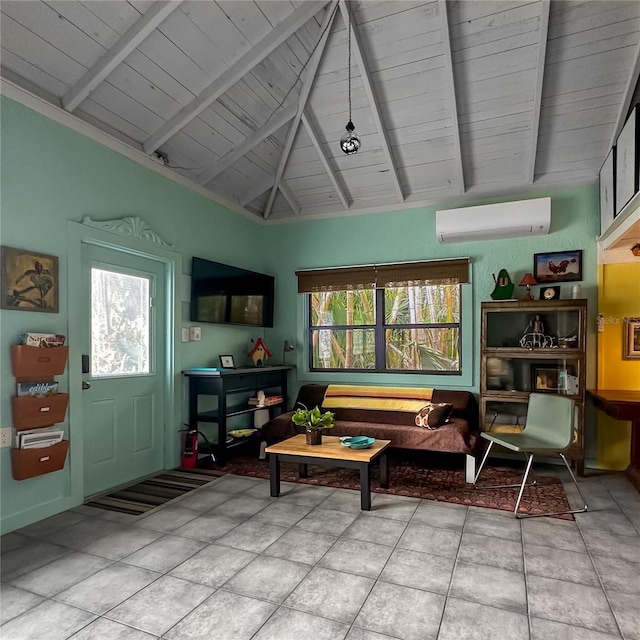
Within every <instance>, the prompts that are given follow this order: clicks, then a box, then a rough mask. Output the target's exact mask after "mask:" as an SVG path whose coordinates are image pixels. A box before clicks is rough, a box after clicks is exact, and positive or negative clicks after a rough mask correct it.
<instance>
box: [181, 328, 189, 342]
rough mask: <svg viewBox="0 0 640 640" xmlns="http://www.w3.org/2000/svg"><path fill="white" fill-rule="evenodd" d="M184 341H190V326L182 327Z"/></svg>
mask: <svg viewBox="0 0 640 640" xmlns="http://www.w3.org/2000/svg"><path fill="white" fill-rule="evenodd" d="M182 342H189V327H182Z"/></svg>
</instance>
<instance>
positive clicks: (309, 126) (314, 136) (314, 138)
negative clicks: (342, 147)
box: [302, 113, 349, 209]
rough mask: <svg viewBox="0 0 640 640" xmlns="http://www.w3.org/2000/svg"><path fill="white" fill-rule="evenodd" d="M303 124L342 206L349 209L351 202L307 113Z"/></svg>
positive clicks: (304, 114)
mask: <svg viewBox="0 0 640 640" xmlns="http://www.w3.org/2000/svg"><path fill="white" fill-rule="evenodd" d="M302 124H303V125H304V128H305V129H306V130H307V134H308V135H309V138H311V144H313V146H314V148H315V150H316V151H317V152H318V155H319V156H320V162H322V166H323V167H324V170H325V171H326V172H327V175H328V176H329V180H330V181H331V184H332V185H333V188H334V189H335V190H336V193H337V194H338V198H340V202H342V206H343V207H344V208H345V209H348V208H349V201H348V200H347V196H346V195H345V193H344V191H343V189H342V187H341V186H340V183H339V182H338V178H337V176H336V173H335V171H334V170H333V167H332V166H331V164H329V158H327V154H326V153H325V152H324V149H323V148H322V145H321V144H320V140H318V135H317V133H316V131H315V127H314V126H313V124H312V123H311V121H310V120H309V117H308V116H307V114H306V113H303V114H302Z"/></svg>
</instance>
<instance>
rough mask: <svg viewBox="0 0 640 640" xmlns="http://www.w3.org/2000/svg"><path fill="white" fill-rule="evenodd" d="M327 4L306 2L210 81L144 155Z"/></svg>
mask: <svg viewBox="0 0 640 640" xmlns="http://www.w3.org/2000/svg"><path fill="white" fill-rule="evenodd" d="M327 1H328V0H309V1H308V2H303V3H302V5H301V6H300V7H299V8H298V9H296V10H295V11H294V12H293V13H292V14H291V15H290V16H288V17H287V18H286V19H285V20H284V21H283V22H281V23H280V24H279V25H278V26H277V27H276V28H275V29H274V30H273V31H271V33H269V34H268V35H267V36H265V37H264V38H263V39H262V40H261V41H260V42H259V43H258V44H257V45H256V46H255V47H252V48H251V49H250V50H249V51H247V53H245V54H244V55H243V56H242V57H240V59H239V60H236V62H234V63H233V64H232V65H231V66H230V67H229V68H228V69H227V70H226V71H224V72H223V73H222V74H220V75H219V76H218V77H217V78H215V79H214V80H212V81H211V82H210V83H209V84H208V85H207V87H206V88H205V89H204V90H203V91H202V92H201V93H200V94H199V95H197V96H196V97H195V98H194V99H193V100H191V102H189V104H187V105H185V106H184V107H182V109H180V111H178V113H176V114H175V115H174V116H173V117H172V118H169V120H167V122H165V123H164V124H163V125H162V126H161V127H160V128H159V129H158V130H157V131H156V132H155V133H153V134H152V135H151V136H149V138H147V140H145V142H144V145H143V148H144V150H145V152H146V153H149V154H150V153H153V152H154V151H155V150H156V149H157V148H158V147H160V145H162V144H163V143H164V142H166V141H167V140H168V139H169V138H171V136H173V135H175V134H176V133H177V132H178V131H180V129H182V127H184V126H185V125H186V124H187V123H188V122H190V121H191V120H193V119H194V118H196V117H197V116H198V114H200V113H202V111H204V110H205V109H206V108H207V107H208V106H209V105H210V104H211V103H212V102H215V101H216V100H217V99H218V98H219V97H220V96H221V95H222V94H223V93H225V92H226V91H228V90H229V89H230V88H231V87H232V86H233V85H234V84H236V82H238V81H239V80H240V79H241V78H242V77H243V76H244V75H246V74H247V73H249V72H250V71H251V70H252V69H253V68H254V67H255V66H256V65H257V64H260V62H262V60H264V59H265V58H266V57H267V56H268V55H269V54H270V53H272V52H273V51H274V50H275V49H277V48H278V47H279V46H280V45H281V44H282V43H283V42H285V41H286V40H288V39H289V38H290V37H291V36H292V35H293V34H294V33H295V32H296V31H297V30H298V29H299V28H300V27H301V26H302V25H303V24H305V23H307V22H308V21H309V20H310V19H311V18H313V16H315V15H316V13H318V11H319V10H320V9H321V8H322V7H323V6H324V5H325V4H326V3H327Z"/></svg>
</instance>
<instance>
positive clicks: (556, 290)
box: [540, 287, 560, 300]
mask: <svg viewBox="0 0 640 640" xmlns="http://www.w3.org/2000/svg"><path fill="white" fill-rule="evenodd" d="M559 298H560V287H542V289H540V300H558V299H559Z"/></svg>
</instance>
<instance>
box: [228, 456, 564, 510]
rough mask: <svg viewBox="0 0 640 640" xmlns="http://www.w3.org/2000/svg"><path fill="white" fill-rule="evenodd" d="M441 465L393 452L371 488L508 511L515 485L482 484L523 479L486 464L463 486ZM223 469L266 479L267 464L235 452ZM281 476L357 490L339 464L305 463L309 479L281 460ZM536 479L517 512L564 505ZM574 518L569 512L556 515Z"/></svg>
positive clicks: (559, 494)
mask: <svg viewBox="0 0 640 640" xmlns="http://www.w3.org/2000/svg"><path fill="white" fill-rule="evenodd" d="M461 464H462V462H461V461H460V462H459V463H458V464H457V465H456V467H455V468H454V467H451V468H449V465H440V466H439V467H438V468H434V466H433V464H432V463H425V461H421V460H419V459H415V458H407V457H404V456H400V455H397V454H392V455H391V456H390V458H389V488H388V489H383V488H382V487H380V482H379V477H378V468H377V466H374V468H373V469H372V472H371V473H372V481H371V490H372V491H375V492H376V493H388V494H393V495H399V496H411V497H415V498H425V499H427V500H439V501H441V502H452V503H454V504H464V505H472V506H475V507H486V508H488V509H501V510H504V511H513V510H514V508H515V505H516V498H517V492H518V489H517V488H514V489H483V488H482V485H484V486H490V485H500V484H519V483H520V482H521V481H522V473H523V469H521V468H509V467H496V466H491V467H486V468H485V469H484V470H483V471H482V476H481V477H480V480H479V483H478V487H477V488H475V489H474V487H473V485H470V484H467V483H466V482H465V480H464V472H463V470H462V469H461V468H459V467H460V465H461ZM222 471H225V472H226V473H235V474H238V475H241V476H252V477H254V478H268V477H269V463H268V462H267V461H265V460H258V459H257V458H256V457H255V456H238V457H235V458H233V459H231V460H230V461H229V462H228V463H227V465H226V466H225V467H223V468H222ZM280 479H281V480H282V481H283V482H300V483H304V484H314V485H322V486H327V487H338V488H341V489H356V490H359V489H360V474H359V472H358V471H357V470H355V469H342V468H339V467H321V466H315V465H312V464H310V465H309V477H308V478H300V477H299V476H298V465H297V464H292V463H286V462H283V463H281V464H280ZM532 479H533V480H536V481H537V483H536V484H535V485H533V486H527V487H526V488H525V491H524V495H523V497H522V502H521V503H520V511H521V512H523V513H529V514H536V513H545V512H554V511H565V510H567V509H569V503H568V501H567V496H566V495H565V492H564V489H563V487H562V483H561V481H560V480H558V479H557V478H553V477H546V476H544V475H540V474H538V475H536V474H531V475H530V481H531V480H532ZM558 517H560V518H563V519H567V520H569V519H571V520H573V516H572V515H564V516H558Z"/></svg>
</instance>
